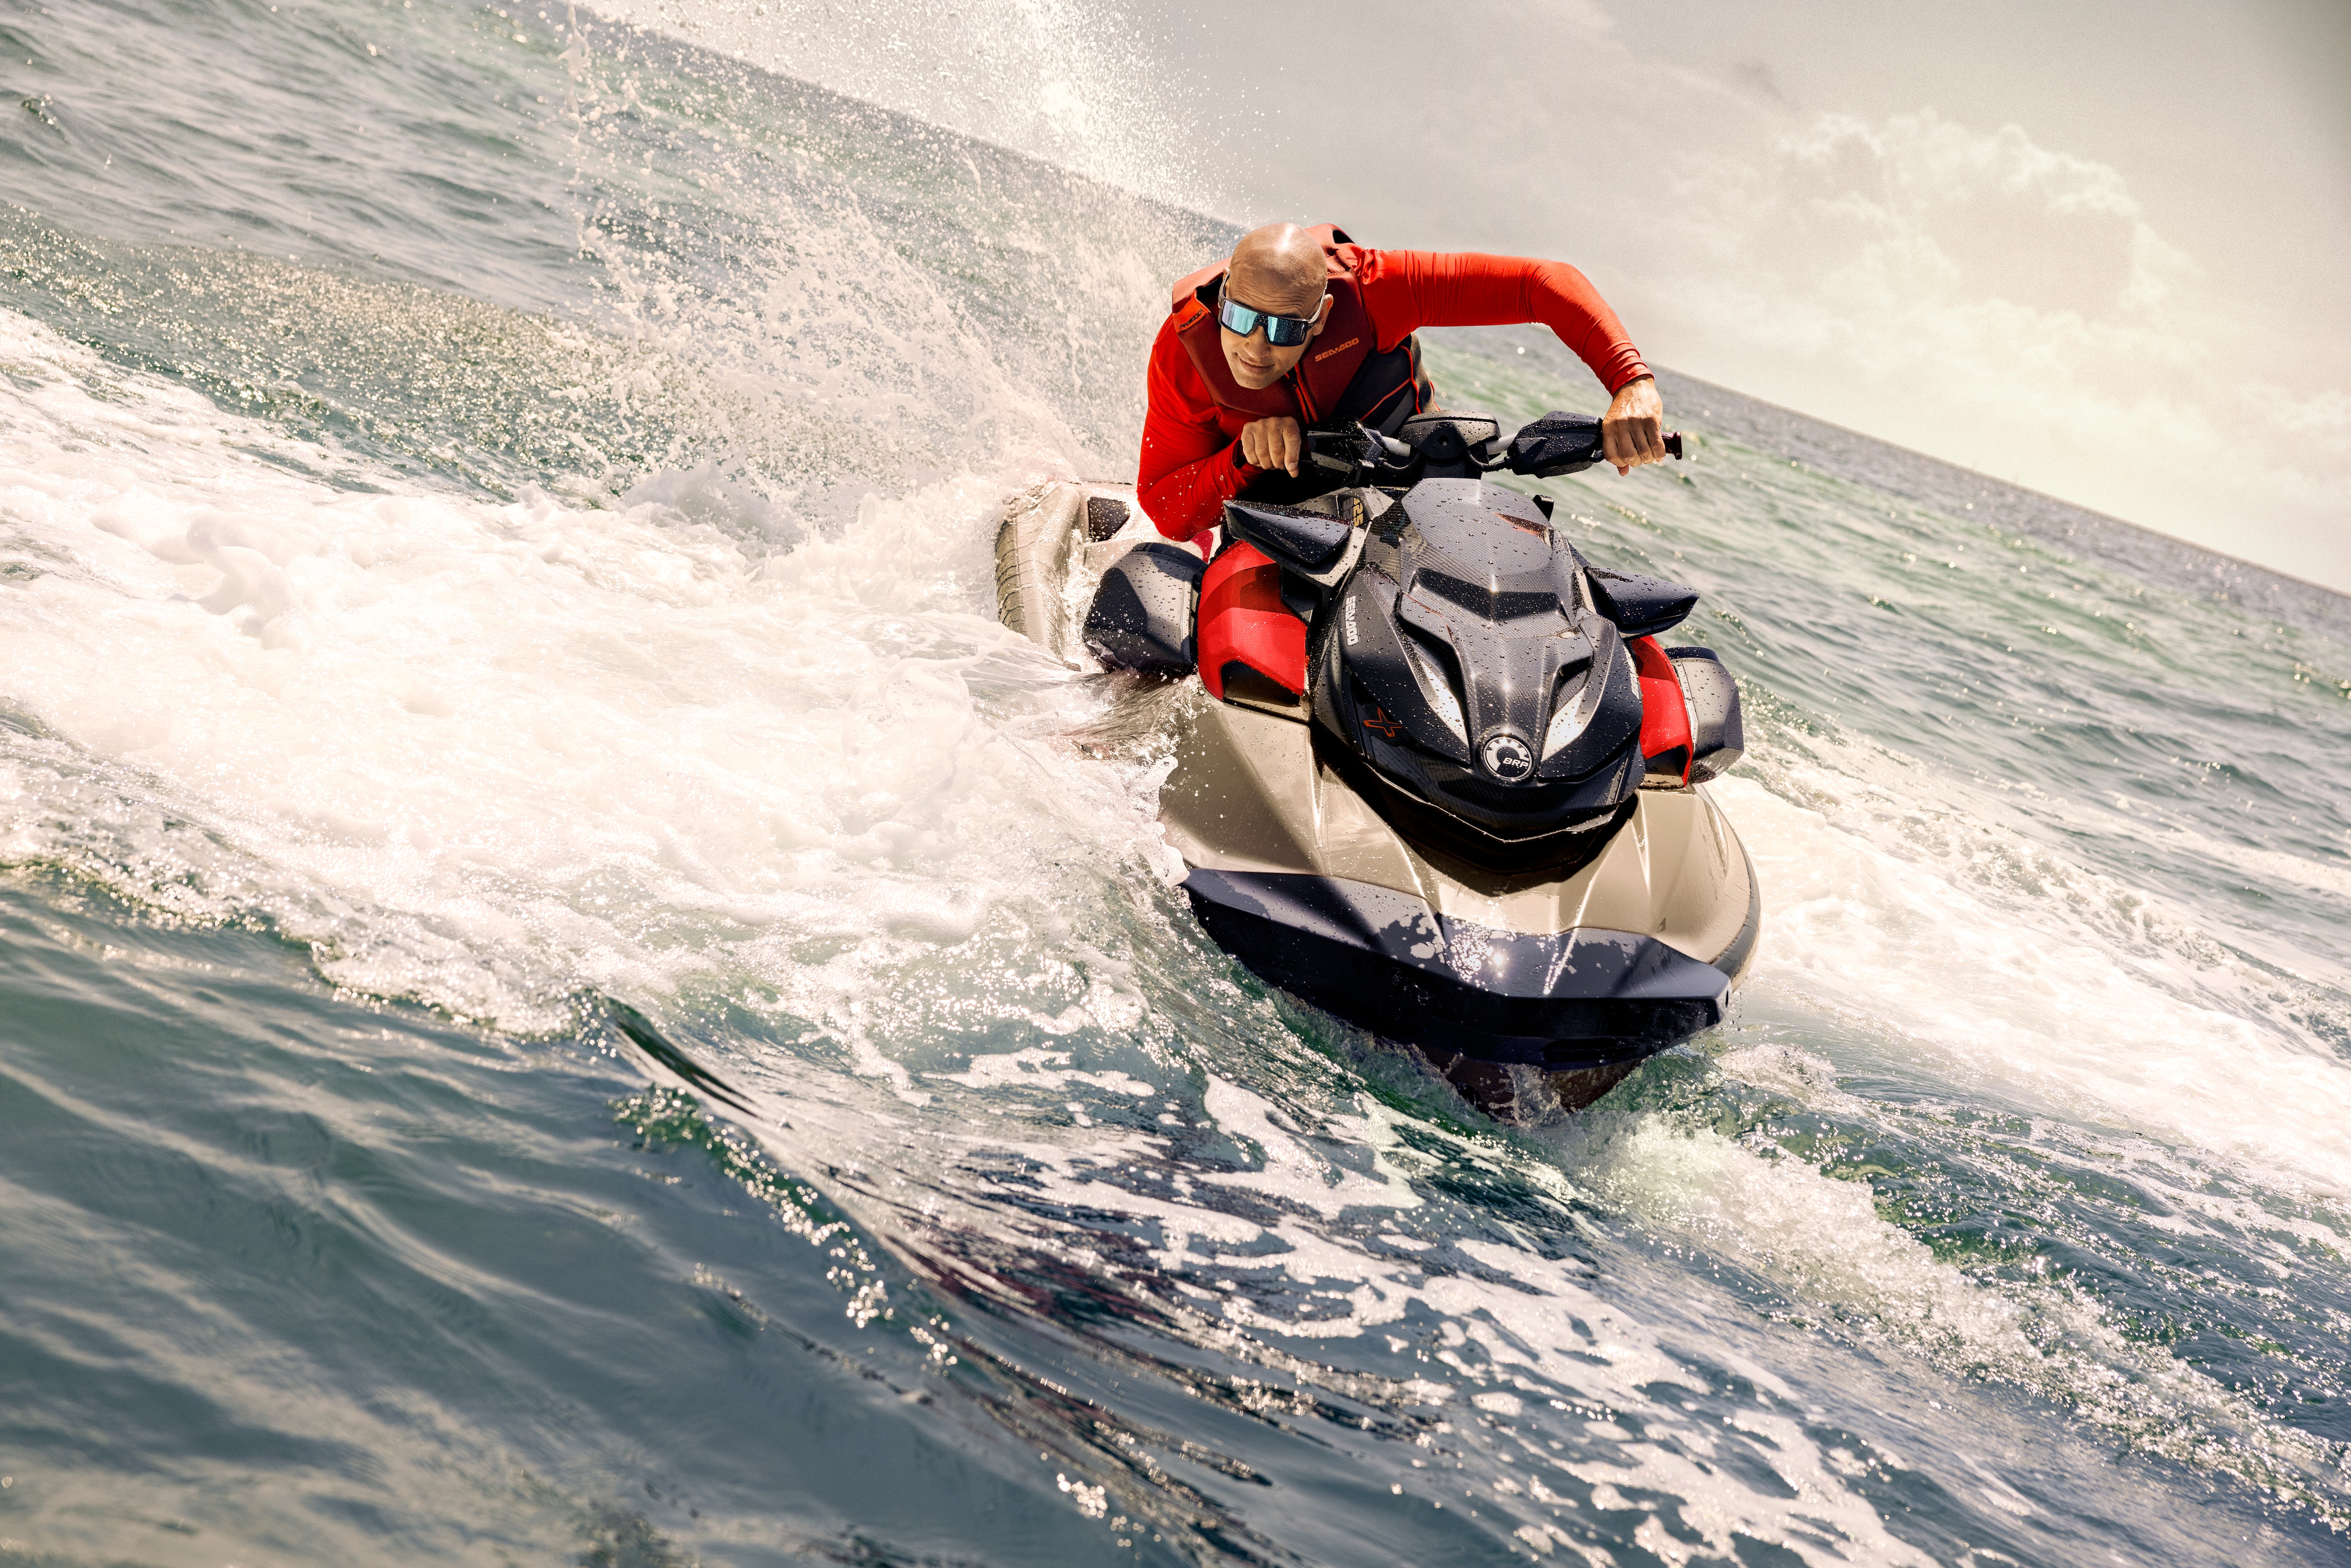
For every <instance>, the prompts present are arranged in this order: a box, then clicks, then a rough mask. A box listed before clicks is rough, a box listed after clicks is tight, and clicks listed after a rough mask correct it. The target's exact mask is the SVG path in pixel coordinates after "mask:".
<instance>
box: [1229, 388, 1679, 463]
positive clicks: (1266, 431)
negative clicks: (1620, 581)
mask: <svg viewBox="0 0 2351 1568" xmlns="http://www.w3.org/2000/svg"><path fill="white" fill-rule="evenodd" d="M1627 390H1630V389H1627ZM1656 401H1657V400H1656V397H1655V396H1654V395H1652V396H1651V397H1650V399H1649V402H1650V403H1651V404H1652V405H1654V404H1655V403H1656ZM1656 426H1657V422H1656V420H1655V419H1652V420H1650V421H1649V430H1650V434H1651V436H1652V438H1654V437H1655V435H1656ZM1305 451H1306V441H1305V438H1304V437H1303V436H1301V435H1300V434H1299V433H1298V422H1297V421H1296V420H1294V419H1291V418H1290V417H1288V416H1287V415H1277V416H1275V417H1274V418H1272V419H1260V420H1257V421H1254V422H1253V423H1249V424H1244V425H1242V426H1241V461H1242V462H1244V463H1246V464H1248V465H1250V466H1251V467H1253V468H1280V469H1285V470H1287V471H1288V472H1289V474H1290V477H1291V478H1293V479H1295V478H1296V477H1298V459H1299V458H1300V457H1301V455H1304V453H1305ZM1657 455H1658V456H1659V457H1662V456H1664V455H1665V449H1664V448H1663V447H1659V448H1658V449H1657Z"/></svg>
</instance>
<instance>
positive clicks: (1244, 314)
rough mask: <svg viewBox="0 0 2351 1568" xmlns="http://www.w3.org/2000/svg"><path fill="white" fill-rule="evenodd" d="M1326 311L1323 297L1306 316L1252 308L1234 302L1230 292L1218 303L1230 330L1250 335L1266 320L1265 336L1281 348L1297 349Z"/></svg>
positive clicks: (1220, 315)
mask: <svg viewBox="0 0 2351 1568" xmlns="http://www.w3.org/2000/svg"><path fill="white" fill-rule="evenodd" d="M1322 298H1323V299H1328V298H1331V297H1330V296H1329V295H1328V294H1325V295H1324V296H1323V297H1322ZM1321 315H1322V300H1319V299H1318V300H1316V301H1315V303H1314V310H1313V313H1312V314H1311V315H1306V316H1276V315H1275V314H1274V313H1273V312H1272V311H1270V310H1252V309H1250V308H1249V307H1248V306H1246V305H1239V304H1236V303H1234V301H1233V298H1232V297H1231V296H1230V295H1227V296H1226V297H1225V298H1224V299H1223V300H1222V301H1221V302H1219V303H1218V305H1217V321H1218V322H1220V323H1222V324H1223V326H1224V329H1225V330H1226V331H1228V332H1230V333H1232V334H1233V335H1234V336H1235V337H1239V338H1246V337H1248V336H1249V334H1250V333H1251V332H1254V331H1256V330H1257V324H1258V323H1259V322H1260V321H1262V322H1264V323H1265V340H1266V341H1267V342H1269V343H1270V344H1272V345H1273V346H1274V347H1275V348H1277V349H1294V348H1296V347H1298V345H1299V344H1301V343H1302V342H1304V341H1306V340H1307V339H1308V338H1310V337H1311V336H1312V335H1313V332H1314V322H1315V319H1316V318H1317V317H1319V316H1321Z"/></svg>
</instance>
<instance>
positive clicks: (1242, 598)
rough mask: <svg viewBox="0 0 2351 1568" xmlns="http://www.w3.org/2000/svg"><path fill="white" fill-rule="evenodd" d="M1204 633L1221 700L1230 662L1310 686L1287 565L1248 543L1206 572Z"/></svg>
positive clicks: (1209, 680) (1204, 666) (1286, 685)
mask: <svg viewBox="0 0 2351 1568" xmlns="http://www.w3.org/2000/svg"><path fill="white" fill-rule="evenodd" d="M1198 637H1199V649H1200V684H1201V685H1204V686H1206V687H1207V688H1208V695H1210V696H1213V697H1215V698H1217V700H1219V701H1222V700H1223V698H1224V695H1225V666H1226V665H1227V664H1247V665H1248V666H1249V668H1250V669H1252V670H1255V671H1256V672H1257V673H1258V674H1261V675H1263V676H1265V677H1266V678H1267V679H1268V680H1270V681H1272V682H1273V683H1274V684H1275V685H1279V686H1280V687H1281V689H1282V690H1284V691H1286V692H1290V693H1291V694H1293V695H1294V694H1296V693H1299V692H1302V691H1304V690H1305V689H1306V622H1303V621H1301V620H1300V619H1299V618H1298V617H1297V616H1295V615H1292V614H1291V613H1290V611H1289V608H1288V607H1287V606H1285V605H1284V604H1283V603H1282V602H1281V568H1280V567H1278V566H1276V565H1274V563H1273V562H1272V561H1271V560H1270V559H1267V558H1266V557H1265V555H1264V554H1263V553H1262V552H1260V551H1259V550H1255V549H1250V548H1249V546H1248V545H1245V544H1236V545H1234V546H1233V547H1232V548H1231V549H1228V550H1227V551H1225V553H1224V554H1222V555H1220V556H1218V557H1217V559H1214V560H1212V561H1210V562H1209V563H1208V570H1207V572H1206V573H1204V574H1203V575H1202V576H1201V578H1200V616H1199V632H1198ZM1664 656H1665V655H1663V654H1662V653H1661V654H1659V655H1658V657H1659V658H1660V659H1661V660H1662V659H1663V658H1664ZM1666 678H1667V680H1671V679H1672V678H1673V672H1672V671H1671V670H1667V672H1666ZM1682 732H1683V734H1684V735H1685V736H1687V734H1688V732H1689V724H1688V721H1687V720H1684V721H1683V724H1682Z"/></svg>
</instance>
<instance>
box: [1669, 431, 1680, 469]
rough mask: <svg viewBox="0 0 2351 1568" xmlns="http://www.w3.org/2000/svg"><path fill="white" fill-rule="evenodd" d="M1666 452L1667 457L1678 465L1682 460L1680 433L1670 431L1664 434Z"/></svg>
mask: <svg viewBox="0 0 2351 1568" xmlns="http://www.w3.org/2000/svg"><path fill="white" fill-rule="evenodd" d="M1666 452H1667V455H1668V456H1670V457H1672V458H1673V460H1674V461H1675V462H1677V463H1678V462H1680V461H1681V460H1682V433H1681V432H1680V431H1678V430H1672V431H1667V433H1666Z"/></svg>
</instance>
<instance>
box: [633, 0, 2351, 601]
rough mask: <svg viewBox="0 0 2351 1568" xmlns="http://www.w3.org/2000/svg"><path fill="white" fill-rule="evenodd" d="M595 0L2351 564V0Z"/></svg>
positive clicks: (2164, 515) (2291, 553)
mask: <svg viewBox="0 0 2351 1568" xmlns="http://www.w3.org/2000/svg"><path fill="white" fill-rule="evenodd" d="M599 9H601V10H603V11H605V12H606V13H608V14H611V15H614V16H622V17H628V18H632V19H634V20H638V21H640V22H643V23H645V24H647V25H652V26H662V27H664V28H665V29H667V30H671V31H674V32H679V33H682V34H684V35H685V36H687V37H692V38H694V39H695V40H696V41H698V42H702V43H705V44H707V45H711V46H713V47H720V48H724V49H726V50H728V51H730V52H734V53H738V54H740V55H742V56H744V57H746V58H747V59H749V60H751V61H752V62H754V63H757V64H759V65H762V66H766V67H768V68H772V69H777V70H780V71H783V72H786V73H788V74H790V75H793V76H798V77H800V78H805V79H808V80H812V81H816V82H819V83H821V84H822V85H824V86H827V87H831V88H833V89H836V90H840V91H844V92H848V93H852V94H853V95H855V96H857V97H860V98H863V99H870V100H872V101H876V102H880V103H883V104H885V105H887V106H889V107H891V108H893V109H897V110H904V111H905V112H908V113H913V114H916V115H919V116H921V117H923V118H925V119H926V120H933V121H935V122H937V123H941V124H945V125H949V126H952V127H954V128H956V129H957V130H962V131H970V132H973V133H975V134H977V135H981V136H985V137H987V138H988V139H989V140H991V141H998V142H1001V143H1004V144H1006V145H1009V146H1013V147H1017V148H1019V149H1021V150H1023V151H1026V152H1033V153H1036V154H1038V155H1040V156H1042V157H1046V158H1050V159H1052V160H1053V161H1055V162H1061V163H1064V164H1067V165H1070V166H1071V167H1075V168H1078V169H1080V170H1081V171H1083V172H1087V173H1091V174H1094V175H1097V176H1100V177H1102V178H1105V179H1110V180H1113V181H1116V182H1118V183H1122V184H1125V185H1128V186H1131V187H1134V188H1136V189H1140V190H1144V191H1146V192H1148V193H1151V194H1153V195H1156V196H1160V197H1163V198H1165V199H1167V200H1170V201H1174V202H1177V203H1180V204H1184V205H1186V206H1192V207H1196V208H1199V209H1201V210H1204V211H1207V212H1211V213H1214V214H1217V215H1220V216H1224V217H1228V218H1231V219H1233V220H1235V221H1237V222H1244V223H1246V222H1252V221H1261V220H1265V219H1270V218H1276V217H1290V218H1297V219H1300V220H1301V221H1310V222H1311V221H1323V222H1337V223H1340V224H1342V225H1343V226H1344V227H1346V228H1347V229H1348V230H1349V231H1350V232H1351V233H1352V234H1353V235H1355V237H1356V238H1358V239H1360V240H1362V241H1364V243H1366V244H1371V245H1382V246H1398V247H1406V248H1416V249H1478V250H1496V251H1502V252H1507V253H1511V254H1519V255H1535V256H1552V257H1557V258H1559V259H1562V260H1566V261H1570V262H1573V263H1574V264H1575V265H1576V266H1578V267H1582V268H1583V270H1584V271H1585V272H1586V273H1588V274H1589V275H1590V276H1591V277H1592V278H1593V281H1594V282H1595V283H1597V284H1598V285H1599V286H1600V288H1601V290H1602V292H1603V293H1604V295H1605V296H1606V297H1607V298H1609V300H1610V302H1611V303H1612V304H1614V306H1615V307H1616V308H1617V310H1618V312H1619V314H1620V315H1622V316H1623V317H1624V318H1625V321H1626V324H1627V326H1628V327H1629V328H1630V329H1631V330H1632V332H1633V335H1634V337H1635V340H1636V341H1637V342H1639V344H1640V345H1641V347H1642V349H1643V350H1644V352H1645V353H1646V355H1647V356H1648V357H1649V358H1650V359H1651V360H1653V361H1656V362H1657V363H1659V364H1663V365H1667V366H1670V367H1672V368H1673V369H1676V370H1678V371H1686V372H1687V373H1689V374H1692V375H1696V376H1699V377H1702V378H1704V379H1707V380H1708V381H1713V382H1719V383H1721V384H1723V385H1727V386H1730V387H1733V388H1736V389H1737V390H1739V391H1740V392H1747V393H1750V394H1751V395H1754V396H1757V397H1761V398H1765V399H1767V400H1769V401H1771V402H1778V403H1781V404H1783V405H1785V406H1787V407H1790V408H1793V409H1796V410H1799V411H1801V412H1802V413H1808V414H1811V415H1813V416H1814V417H1816V418H1821V419H1825V420H1828V421H1831V422H1833V423H1838V424H1842V425H1845V426H1847V427H1849V428H1852V429H1856V430H1860V431H1864V432H1865V433H1867V434H1872V435H1876V436H1879V437H1882V438H1884V439H1886V440H1889V441H1894V442H1896V443H1898V444H1902V445H1905V446H1908V447H1912V448H1915V449H1917V450H1919V451H1923V452H1928V453H1930V454H1932V455H1936V456H1938V457H1943V458H1946V459H1949V460H1950V461H1953V462H1957V463H1960V464H1964V465H1968V466H1970V467H1972V468H1977V469H1980V470H1981V471H1983V472H1985V473H1988V474H1991V475H1993V476H1997V477H2000V478H2003V479H2009V480H2012V481H2014V482H2016V483H2020V484H2023V485H2026V486H2032V488H2034V489H2038V490H2042V491H2045V492H2047V493H2049V494H2052V495H2055V496H2059V497H2064V498H2065V499H2067V500H2071V501H2074V502H2077V503H2079V504H2081V505H2085V506H2088V507H2094V508H2095V509H2097V510H2100V511H2104V512H2107V513H2110V514H2112V515H2114V516H2116V517H2124V518H2126V519H2128V520H2130V521H2132V522H2136V523H2139V524H2141V525H2143V526H2146V527H2148V528H2158V529H2160V530H2162V531H2164V532H2167V533H2171V534H2174V535H2177V536H2179V537H2180V538H2186V539H2189V540H2191V541H2193V542H2195V543H2198V544H2201V545H2204V546H2206V547H2208V548H2210V549H2219V550H2222V551H2225V552H2227V553H2229V554H2231V555H2236V556H2241V557H2243V558H2246V559H2252V560H2255V561H2259V562H2261V563H2262V564H2263V565H2266V566H2269V567H2272V568H2273V569H2276V570H2282V571H2285V572H2288V573H2291V574H2293V575H2295V576H2298V577H2303V578H2305V579H2308V580H2312V581H2315V582H2319V583H2323V584H2325V585H2326V586H2329V587H2332V588H2335V589H2337V590H2338V591H2346V592H2351V0H2261V3H2247V4H2241V5H2210V4H2205V5H2190V4H2187V3H2185V0H2138V3H2136V4H2116V3H2112V0H2069V3H2068V4H2066V5H2048V4H2045V3H2043V4H2038V5H2024V4H2016V3H2011V0H1983V3H1979V4H1975V5H1965V6H1959V5H1946V6H1937V7H1927V6H1893V5H1863V4H1856V3H1853V0H1776V3H1775V4H1772V5H1751V4H1749V5H1729V4H1720V3H1718V0H1644V3H1643V4H1641V5H1632V4H1629V3H1626V0H1450V3H1448V4H1447V5H1426V4H1416V3H1408V0H1357V3H1354V4H1347V5H1336V4H1320V3H1296V0H1293V3H1292V4H1289V5H1263V4H1262V3H1258V4H1250V3H1248V0H1176V3H1170V0H880V3H878V4H877V3H867V4H858V3H856V0H608V3H607V4H605V5H601V6H600V7H599ZM1138 373H1140V371H1139V368H1138ZM1668 412H1669V413H1670V410H1669V411H1668Z"/></svg>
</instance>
